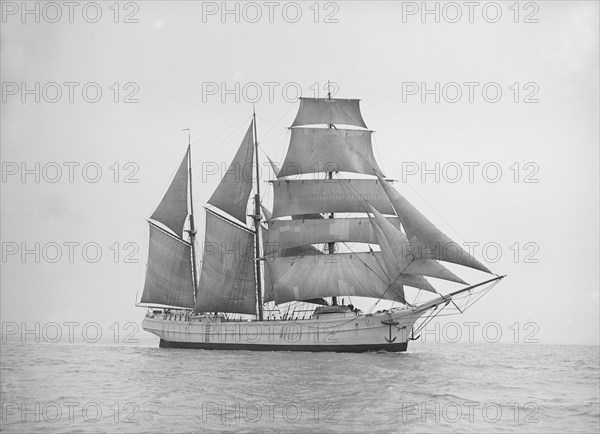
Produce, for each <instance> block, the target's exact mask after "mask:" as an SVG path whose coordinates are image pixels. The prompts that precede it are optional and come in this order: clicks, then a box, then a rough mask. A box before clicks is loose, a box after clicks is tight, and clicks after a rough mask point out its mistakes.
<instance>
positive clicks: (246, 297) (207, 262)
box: [194, 210, 256, 314]
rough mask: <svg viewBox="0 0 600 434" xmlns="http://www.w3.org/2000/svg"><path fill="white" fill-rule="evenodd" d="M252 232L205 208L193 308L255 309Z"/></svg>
mask: <svg viewBox="0 0 600 434" xmlns="http://www.w3.org/2000/svg"><path fill="white" fill-rule="evenodd" d="M253 236H254V234H253V233H252V232H251V231H249V230H248V229H245V228H242V227H241V226H239V225H236V224H232V223H230V222H229V221H227V220H225V219H223V218H221V217H219V216H217V215H216V214H214V213H213V212H211V211H209V210H207V211H206V238H205V242H204V253H203V255H202V272H201V274H200V282H199V285H198V291H197V294H196V305H195V306H194V312H233V313H247V314H255V313H256V278H255V275H254V244H253Z"/></svg>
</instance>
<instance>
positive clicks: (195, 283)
mask: <svg viewBox="0 0 600 434" xmlns="http://www.w3.org/2000/svg"><path fill="white" fill-rule="evenodd" d="M186 130H187V132H188V170H189V177H188V178H189V187H190V229H189V230H188V231H187V232H188V233H189V234H190V244H191V247H192V286H193V290H194V302H195V301H196V292H197V291H198V272H197V270H196V242H195V241H196V224H195V223H194V196H193V195H192V184H193V183H192V143H191V131H190V129H189V128H186V129H185V130H184V131H186Z"/></svg>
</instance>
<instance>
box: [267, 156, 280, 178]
mask: <svg viewBox="0 0 600 434" xmlns="http://www.w3.org/2000/svg"><path fill="white" fill-rule="evenodd" d="M267 160H269V164H270V165H271V169H272V170H273V173H274V174H275V176H276V177H278V178H279V171H280V169H279V166H277V164H276V163H275V162H274V161H273V160H271V157H269V156H268V155H267Z"/></svg>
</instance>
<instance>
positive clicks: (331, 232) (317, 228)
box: [264, 217, 400, 255]
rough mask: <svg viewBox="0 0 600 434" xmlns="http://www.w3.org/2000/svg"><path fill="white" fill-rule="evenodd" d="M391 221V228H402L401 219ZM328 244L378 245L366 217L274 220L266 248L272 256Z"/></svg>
mask: <svg viewBox="0 0 600 434" xmlns="http://www.w3.org/2000/svg"><path fill="white" fill-rule="evenodd" d="M388 219H389V221H390V224H391V225H400V222H399V220H398V217H389V218H388ZM329 242H334V243H338V242H352V243H366V244H377V237H375V233H374V231H373V228H372V226H371V224H370V223H369V219H367V218H347V217H346V218H344V217H340V218H335V219H320V220H272V221H271V222H269V230H268V231H266V238H265V248H264V249H265V255H269V254H276V253H278V252H280V251H281V250H283V249H286V248H289V247H295V246H305V245H308V244H317V243H329Z"/></svg>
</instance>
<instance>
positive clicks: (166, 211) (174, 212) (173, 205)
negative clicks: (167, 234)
mask: <svg viewBox="0 0 600 434" xmlns="http://www.w3.org/2000/svg"><path fill="white" fill-rule="evenodd" d="M188 158H189V150H188V151H187V152H186V153H185V156H184V157H183V160H182V161H181V164H180V165H179V168H178V169H177V172H175V176H174V177H173V180H172V181H171V184H170V185H169V188H168V189H167V192H166V193H165V195H164V196H163V198H162V200H161V201H160V203H159V204H158V207H156V210H155V211H154V213H153V214H152V215H151V216H150V218H151V219H152V220H155V221H157V222H160V223H162V224H163V225H165V226H166V227H168V228H169V229H171V230H172V231H173V232H175V233H176V234H177V235H178V236H181V235H182V234H183V225H184V223H185V219H186V218H187V215H188V209H187V195H188Z"/></svg>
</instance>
